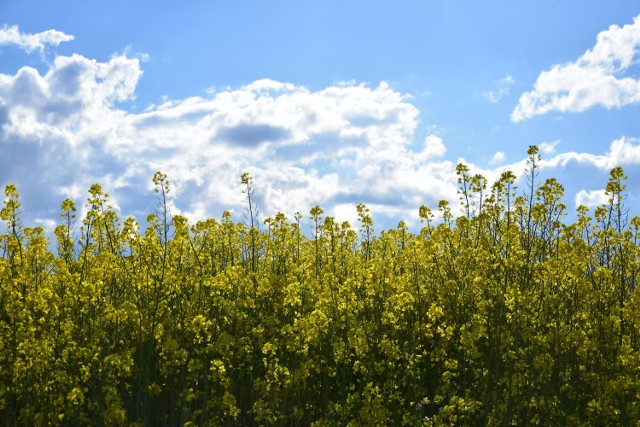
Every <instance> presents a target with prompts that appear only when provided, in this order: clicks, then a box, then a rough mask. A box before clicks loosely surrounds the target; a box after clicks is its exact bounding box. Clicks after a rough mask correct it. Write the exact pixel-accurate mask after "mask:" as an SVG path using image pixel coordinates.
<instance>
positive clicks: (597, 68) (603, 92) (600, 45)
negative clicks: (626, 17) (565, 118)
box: [511, 15, 640, 122]
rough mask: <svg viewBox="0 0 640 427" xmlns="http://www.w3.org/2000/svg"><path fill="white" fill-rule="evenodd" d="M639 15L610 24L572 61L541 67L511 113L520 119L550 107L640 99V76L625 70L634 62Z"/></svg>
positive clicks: (639, 32) (570, 107)
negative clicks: (531, 87) (628, 22)
mask: <svg viewBox="0 0 640 427" xmlns="http://www.w3.org/2000/svg"><path fill="white" fill-rule="evenodd" d="M639 48H640V15H639V16H636V17H635V18H634V19H633V23H632V24H627V25H624V26H623V27H619V26H617V25H612V26H611V27H609V29H608V30H605V31H602V32H600V33H599V34H598V36H597V41H596V44H595V46H594V47H593V48H592V49H589V50H587V51H586V52H585V53H584V54H583V55H582V56H581V57H580V58H578V60H577V61H575V62H570V63H567V64H558V65H554V66H553V67H552V68H551V69H550V70H548V71H543V72H542V73H541V74H540V75H539V76H538V79H537V80H536V82H535V84H534V87H533V90H531V91H529V92H526V93H524V94H523V95H522V96H521V97H520V100H519V102H518V105H517V106H516V108H515V109H514V110H513V112H512V113H511V120H512V121H514V122H520V121H523V120H527V119H530V118H532V117H534V116H536V115H540V114H545V113H548V112H551V111H560V112H566V111H569V112H582V111H585V110H587V109H589V108H591V107H593V106H596V105H600V106H603V107H605V108H614V107H616V108H620V107H623V106H625V105H628V104H634V103H638V102H640V80H639V79H638V78H636V77H634V76H632V75H627V76H625V75H624V74H625V72H626V71H628V70H629V68H630V67H631V66H633V65H634V64H637V62H638V51H639Z"/></svg>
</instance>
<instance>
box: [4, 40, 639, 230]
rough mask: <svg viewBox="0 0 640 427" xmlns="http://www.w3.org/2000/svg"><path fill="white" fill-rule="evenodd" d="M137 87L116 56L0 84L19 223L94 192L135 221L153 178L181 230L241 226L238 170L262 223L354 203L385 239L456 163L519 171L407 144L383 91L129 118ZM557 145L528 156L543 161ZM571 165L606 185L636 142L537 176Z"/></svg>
mask: <svg viewBox="0 0 640 427" xmlns="http://www.w3.org/2000/svg"><path fill="white" fill-rule="evenodd" d="M52 31H53V30H52ZM45 33H48V32H44V33H40V34H45ZM142 75H143V71H142V68H141V63H140V60H139V59H138V58H131V57H128V56H127V54H116V55H113V56H112V57H111V58H110V59H109V60H108V61H104V62H100V61H97V60H94V59H90V58H86V57H84V56H82V55H78V54H74V55H71V56H58V57H56V58H55V59H54V60H53V62H52V63H51V64H50V65H48V69H47V70H46V72H44V74H41V73H40V72H39V71H38V70H36V69H34V68H31V67H23V68H21V69H19V70H18V71H17V72H16V73H15V74H11V75H7V74H0V152H2V153H3V155H2V156H0V186H4V185H6V184H8V183H15V184H17V186H18V189H19V190H20V191H21V192H22V193H23V197H24V200H25V207H26V208H25V211H26V212H35V214H34V215H33V217H32V218H30V220H31V221H32V222H31V223H33V222H35V223H37V224H44V225H47V226H49V227H51V226H53V224H55V222H56V219H57V216H58V211H57V209H56V207H57V206H58V205H59V203H60V202H61V201H62V200H63V199H64V198H65V197H71V198H73V199H74V200H75V201H76V202H77V203H78V204H79V205H81V204H82V203H83V201H84V200H85V198H86V194H87V189H88V188H89V187H90V186H91V184H93V183H95V182H98V183H100V184H102V185H103V187H104V188H105V190H106V191H107V192H108V193H110V194H111V197H112V199H111V202H112V204H113V205H114V206H115V207H116V209H119V210H120V211H121V213H122V214H123V215H135V216H137V217H138V218H139V219H144V217H145V216H146V214H147V213H149V212H150V211H152V210H153V208H154V203H155V201H154V199H153V193H152V191H150V190H151V187H152V183H151V177H152V176H153V174H154V172H155V171H157V170H162V171H163V172H165V173H167V174H168V176H169V180H170V181H171V183H172V186H173V193H172V194H173V195H174V200H173V202H174V212H175V213H183V214H185V215H187V216H188V217H189V218H191V219H192V220H198V219H203V218H207V217H217V216H219V215H220V213H221V212H222V211H223V210H229V211H231V212H232V214H234V215H236V217H237V218H241V211H242V209H243V206H244V197H243V194H242V193H241V184H240V175H241V174H242V172H244V171H248V172H250V173H251V174H252V175H253V177H254V182H255V187H256V188H255V190H256V192H255V195H256V197H257V201H258V204H259V206H260V210H261V212H262V214H263V216H270V215H273V214H275V213H276V212H278V211H282V212H285V213H286V214H288V215H290V216H291V215H292V214H293V213H294V212H296V211H299V212H302V213H303V214H305V215H306V214H307V213H308V212H309V209H310V208H311V207H312V206H314V205H321V206H322V207H323V208H324V210H325V212H326V214H327V215H332V216H335V217H337V218H338V219H339V220H350V221H353V220H354V218H355V205H356V204H358V203H360V202H363V203H366V204H367V205H368V206H369V207H370V208H371V210H372V212H373V213H374V214H375V215H376V217H377V218H381V219H382V220H383V221H385V220H386V223H385V225H386V226H393V225H394V224H393V223H392V222H390V221H397V220H399V219H405V220H408V221H409V222H410V223H411V222H417V221H418V209H417V208H418V207H419V206H420V205H421V204H427V205H431V206H436V205H437V202H438V201H439V200H441V199H445V200H449V201H450V202H452V204H453V205H454V206H456V205H457V202H458V195H457V193H456V192H457V188H458V184H457V176H456V174H455V166H456V163H458V161H463V162H465V163H467V164H468V165H469V167H470V169H471V172H472V173H473V174H475V173H481V174H483V175H484V176H485V177H486V178H487V179H488V180H489V182H492V181H494V180H495V179H497V178H498V177H499V175H500V174H501V173H502V172H504V171H506V170H512V171H513V172H514V173H516V175H520V174H522V172H523V171H524V168H525V164H526V162H525V161H524V160H523V159H520V160H516V161H514V162H513V163H510V164H504V162H505V160H506V159H507V155H506V153H504V152H497V153H496V154H495V155H494V157H493V158H492V159H490V160H487V165H486V167H482V166H481V165H474V164H473V163H472V162H467V161H465V160H464V159H458V160H456V161H452V160H449V159H447V158H446V155H447V147H446V145H445V141H444V140H443V139H442V137H441V136H440V135H436V134H430V135H427V136H426V137H425V138H424V140H423V141H422V142H421V143H420V142H417V141H416V138H417V134H418V133H419V132H418V131H419V115H420V112H419V111H418V109H417V108H416V107H415V106H414V105H413V104H412V99H411V97H410V96H408V95H406V94H403V93H400V92H398V91H397V90H394V89H393V88H391V87H390V86H389V85H388V84H386V83H385V82H382V83H380V84H379V85H377V86H369V85H365V84H358V83H356V82H349V83H341V84H337V85H333V86H328V87H326V88H323V89H320V90H311V89H309V88H307V87H305V86H300V85H295V84H293V83H288V82H279V81H275V80H270V79H262V80H257V81H254V82H252V83H249V84H247V85H244V86H240V87H235V88H228V89H223V90H217V91H215V90H210V91H208V92H207V94H206V95H205V96H194V97H188V98H184V99H175V100H163V102H162V103H159V104H158V105H150V106H148V108H146V109H145V110H144V111H143V112H139V113H136V112H132V111H128V110H126V109H125V107H124V104H123V103H124V102H126V101H129V100H132V99H135V93H136V87H137V85H138V83H139V81H140V78H141V77H142ZM557 144H558V142H557V141H556V142H552V143H546V144H541V149H542V151H544V152H545V153H546V154H548V155H552V154H554V153H555V148H556V145H557ZM572 162H576V163H579V164H582V165H584V164H586V165H590V166H592V167H595V168H597V169H599V170H602V171H605V172H606V170H608V169H610V168H612V167H613V166H616V165H623V166H624V165H638V164H640V141H639V140H637V139H634V138H629V137H622V138H620V139H618V140H616V141H613V142H612V143H611V145H610V147H609V150H608V151H607V152H606V153H604V154H590V153H578V152H569V153H558V154H555V155H553V157H551V158H549V159H545V160H544V161H543V162H542V164H541V166H542V167H543V168H564V167H566V166H567V165H569V164H571V163H572ZM576 200H584V201H586V202H589V203H591V202H593V201H594V200H599V199H598V198H597V195H596V193H593V194H591V193H581V194H580V195H579V197H577V198H576Z"/></svg>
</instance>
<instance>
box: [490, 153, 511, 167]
mask: <svg viewBox="0 0 640 427" xmlns="http://www.w3.org/2000/svg"><path fill="white" fill-rule="evenodd" d="M506 158H507V155H506V154H505V153H504V151H498V152H497V153H496V154H494V155H493V157H492V158H491V160H489V164H490V165H499V164H500V163H502V162H504V161H505V159H506Z"/></svg>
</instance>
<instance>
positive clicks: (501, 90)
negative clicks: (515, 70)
mask: <svg viewBox="0 0 640 427" xmlns="http://www.w3.org/2000/svg"><path fill="white" fill-rule="evenodd" d="M513 83H514V80H513V77H512V76H510V75H507V76H505V77H504V78H502V79H500V80H498V81H497V82H496V88H495V89H494V90H489V91H486V92H485V93H484V94H483V95H484V97H485V98H487V99H488V100H489V102H491V103H492V104H496V103H498V102H500V100H501V99H502V98H504V97H505V96H508V95H509V94H510V88H511V86H512V85H513Z"/></svg>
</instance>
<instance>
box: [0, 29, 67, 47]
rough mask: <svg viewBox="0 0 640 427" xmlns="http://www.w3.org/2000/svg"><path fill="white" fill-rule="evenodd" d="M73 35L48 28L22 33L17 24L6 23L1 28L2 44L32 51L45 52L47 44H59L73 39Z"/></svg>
mask: <svg viewBox="0 0 640 427" xmlns="http://www.w3.org/2000/svg"><path fill="white" fill-rule="evenodd" d="M73 38H74V37H73V36H71V35H69V34H65V33H63V32H61V31H57V30H47V31H43V32H41V33H36V34H25V33H21V32H20V29H19V28H18V26H17V25H13V26H11V27H9V26H7V25H4V26H3V27H2V28H0V46H6V45H15V46H17V47H18V48H20V49H22V50H24V51H26V52H27V53H31V52H34V51H38V52H43V51H44V49H45V48H46V46H47V45H51V46H58V45H59V44H60V43H63V42H68V41H71V40H73Z"/></svg>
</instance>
